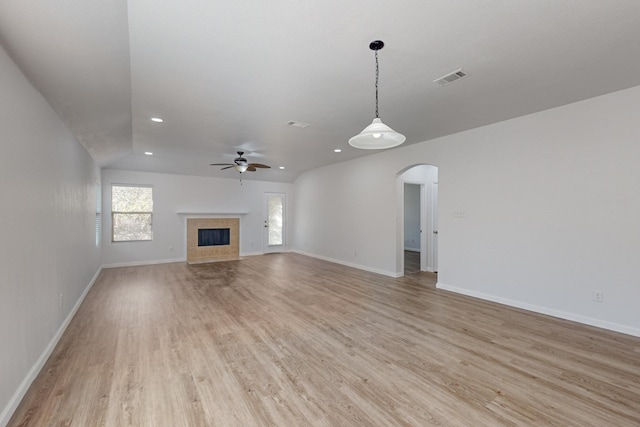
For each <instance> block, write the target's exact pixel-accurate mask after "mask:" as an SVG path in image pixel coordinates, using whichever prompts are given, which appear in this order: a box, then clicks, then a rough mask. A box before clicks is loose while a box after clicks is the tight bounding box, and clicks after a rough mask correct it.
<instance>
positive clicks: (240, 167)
mask: <svg viewBox="0 0 640 427" xmlns="http://www.w3.org/2000/svg"><path fill="white" fill-rule="evenodd" d="M237 153H238V157H236V158H235V159H233V163H211V164H210V165H209V166H224V167H223V168H221V169H220V170H225V169H231V168H233V169H235V170H236V171H238V172H240V173H244V172H255V171H256V170H258V168H260V169H270V168H271V166H267V165H263V164H262V163H249V162H247V159H245V158H244V157H242V155H243V154H244V151H238V152H237Z"/></svg>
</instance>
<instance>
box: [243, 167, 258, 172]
mask: <svg viewBox="0 0 640 427" xmlns="http://www.w3.org/2000/svg"><path fill="white" fill-rule="evenodd" d="M255 171H256V168H255V167H253V166H249V167H247V170H246V171H245V172H255Z"/></svg>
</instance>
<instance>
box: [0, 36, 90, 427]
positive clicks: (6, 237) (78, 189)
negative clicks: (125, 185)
mask: <svg viewBox="0 0 640 427" xmlns="http://www.w3.org/2000/svg"><path fill="white" fill-rule="evenodd" d="M0 87H1V88H2V95H1V96H0V129H1V136H0V138H1V149H2V154H1V155H0V193H1V194H2V196H3V197H2V199H3V201H2V215H1V216H0V236H2V244H1V245H0V343H1V344H0V346H1V350H0V425H5V424H6V423H7V422H8V419H9V417H10V416H11V414H12V413H13V411H14V410H15V408H16V406H17V404H18V403H19V401H20V399H21V398H22V396H23V393H24V392H25V391H26V389H27V387H28V386H29V384H30V382H31V381H32V380H33V379H34V378H35V375H37V373H38V371H39V369H40V367H41V366H42V364H43V363H44V361H45V360H46V357H47V356H48V354H49V352H50V351H51V349H52V348H53V345H54V344H55V342H56V341H57V339H58V338H59V335H60V334H61V332H62V330H63V329H64V327H65V326H66V323H67V322H68V320H69V319H70V316H71V315H72V314H73V313H74V309H75V308H76V304H77V303H78V302H79V301H80V300H81V298H82V297H83V293H84V292H85V291H86V290H88V287H89V286H90V285H91V284H92V282H93V280H94V278H95V275H96V273H97V272H98V271H99V265H100V251H99V249H97V248H96V244H95V180H96V179H97V178H98V177H99V169H98V167H97V166H96V164H95V163H94V162H93V160H92V159H91V157H90V156H89V154H88V153H87V152H86V151H85V149H84V148H83V147H82V146H81V145H80V144H79V143H78V142H77V141H76V140H75V139H74V137H73V135H72V134H71V133H70V132H69V131H68V130H67V128H66V127H65V126H64V124H63V123H62V122H61V121H60V120H59V119H58V117H57V116H56V115H55V113H54V112H53V110H52V109H51V108H50V107H49V105H48V104H47V103H46V101H45V100H44V99H43V98H42V97H41V96H40V94H39V93H38V92H37V91H36V90H35V89H34V88H33V87H32V86H31V85H30V84H29V82H28V81H27V80H26V79H25V78H24V76H23V75H22V73H21V72H20V71H19V70H18V68H17V67H16V66H15V64H14V63H13V62H12V61H11V59H10V58H9V57H8V56H7V54H6V52H5V51H4V50H3V49H2V48H1V47H0ZM60 294H63V303H62V306H60V305H59V300H60Z"/></svg>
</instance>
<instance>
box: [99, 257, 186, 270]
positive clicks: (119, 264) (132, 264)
mask: <svg viewBox="0 0 640 427" xmlns="http://www.w3.org/2000/svg"><path fill="white" fill-rule="evenodd" d="M172 262H187V259H186V258H175V259H160V260H151V261H133V262H117V263H115V264H104V265H103V266H102V268H118V267H137V266H139V265H154V264H170V263H172Z"/></svg>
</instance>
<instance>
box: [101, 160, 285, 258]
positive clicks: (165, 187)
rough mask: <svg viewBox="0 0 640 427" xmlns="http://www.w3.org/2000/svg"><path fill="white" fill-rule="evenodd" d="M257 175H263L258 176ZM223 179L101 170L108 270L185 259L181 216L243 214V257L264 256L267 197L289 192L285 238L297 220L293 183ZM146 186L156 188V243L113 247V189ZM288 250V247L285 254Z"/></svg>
mask: <svg viewBox="0 0 640 427" xmlns="http://www.w3.org/2000/svg"><path fill="white" fill-rule="evenodd" d="M257 173H259V172H257ZM230 175H231V176H232V177H233V178H229V179H221V178H210V177H197V176H187V175H171V174H159V173H149V172H134V171H122V170H116V169H103V171H102V200H103V212H104V222H103V241H104V244H103V249H102V251H103V253H102V263H103V265H105V266H117V265H135V264H145V263H154V262H166V261H184V260H185V259H186V257H187V256H186V218H187V216H186V215H179V214H178V212H192V213H194V212H201V213H225V215H223V216H225V217H235V216H236V215H228V214H229V213H231V214H234V213H245V212H246V214H244V215H239V216H238V217H239V218H240V255H251V254H259V253H262V244H263V242H262V239H263V230H264V219H265V206H264V193H265V192H274V193H285V194H286V203H287V212H286V217H285V221H286V224H287V229H285V238H286V237H287V236H289V235H290V234H291V233H290V232H289V229H290V228H289V227H290V226H291V223H292V222H293V221H294V217H293V215H292V210H291V206H292V203H293V197H292V192H293V191H292V190H293V184H283V183H276V182H264V181H246V180H244V181H242V185H240V179H239V174H237V173H235V174H234V173H233V172H230ZM112 184H148V185H152V186H153V240H152V241H149V242H116V243H114V242H111V185H112ZM287 248H288V245H285V248H284V249H285V250H286V249H287Z"/></svg>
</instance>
